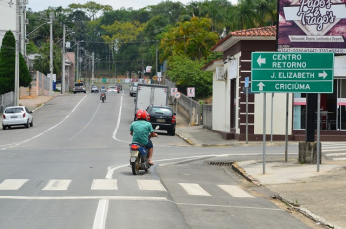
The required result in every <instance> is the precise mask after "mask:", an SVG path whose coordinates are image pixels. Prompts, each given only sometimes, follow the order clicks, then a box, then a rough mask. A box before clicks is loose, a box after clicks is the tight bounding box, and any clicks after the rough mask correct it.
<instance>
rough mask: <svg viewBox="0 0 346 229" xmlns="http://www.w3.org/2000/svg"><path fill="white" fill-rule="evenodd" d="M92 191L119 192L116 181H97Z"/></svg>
mask: <svg viewBox="0 0 346 229" xmlns="http://www.w3.org/2000/svg"><path fill="white" fill-rule="evenodd" d="M91 190H118V183H117V180H114V179H106V180H105V179H95V180H93V183H92V185H91Z"/></svg>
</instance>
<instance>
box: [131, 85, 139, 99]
mask: <svg viewBox="0 0 346 229" xmlns="http://www.w3.org/2000/svg"><path fill="white" fill-rule="evenodd" d="M137 86H138V82H134V83H133V84H132V85H130V96H135V95H136V94H137Z"/></svg>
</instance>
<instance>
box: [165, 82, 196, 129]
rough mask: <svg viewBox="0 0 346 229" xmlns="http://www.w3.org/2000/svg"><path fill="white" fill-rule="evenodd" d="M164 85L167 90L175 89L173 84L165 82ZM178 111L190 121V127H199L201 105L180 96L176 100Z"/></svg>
mask: <svg viewBox="0 0 346 229" xmlns="http://www.w3.org/2000/svg"><path fill="white" fill-rule="evenodd" d="M165 85H166V86H168V90H169V91H171V88H175V87H176V85H175V83H173V82H171V81H169V80H167V79H166V80H165ZM177 102H178V107H179V111H180V112H181V113H182V114H183V115H184V116H185V117H186V118H188V119H190V125H192V126H194V125H201V123H202V122H201V121H202V114H201V105H200V104H199V103H197V102H196V101H194V100H192V99H191V98H189V97H187V96H186V95H183V94H181V97H180V98H179V99H177Z"/></svg>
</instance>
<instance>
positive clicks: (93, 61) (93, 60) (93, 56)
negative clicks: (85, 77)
mask: <svg viewBox="0 0 346 229" xmlns="http://www.w3.org/2000/svg"><path fill="white" fill-rule="evenodd" d="M94 64H95V53H94V52H93V53H92V70H91V85H94Z"/></svg>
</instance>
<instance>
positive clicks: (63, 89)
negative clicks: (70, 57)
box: [61, 24, 66, 94]
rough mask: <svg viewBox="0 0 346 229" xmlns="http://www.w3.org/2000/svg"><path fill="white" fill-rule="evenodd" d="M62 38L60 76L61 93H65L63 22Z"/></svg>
mask: <svg viewBox="0 0 346 229" xmlns="http://www.w3.org/2000/svg"><path fill="white" fill-rule="evenodd" d="M62 28H63V35H62V36H63V40H62V76H61V93H62V94H65V33H66V26H65V24H63V27H62Z"/></svg>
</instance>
